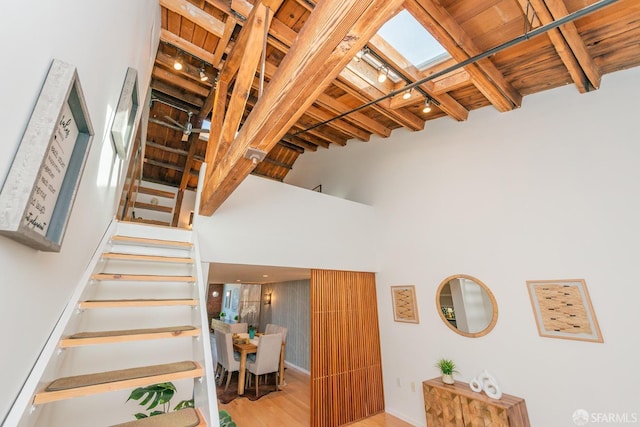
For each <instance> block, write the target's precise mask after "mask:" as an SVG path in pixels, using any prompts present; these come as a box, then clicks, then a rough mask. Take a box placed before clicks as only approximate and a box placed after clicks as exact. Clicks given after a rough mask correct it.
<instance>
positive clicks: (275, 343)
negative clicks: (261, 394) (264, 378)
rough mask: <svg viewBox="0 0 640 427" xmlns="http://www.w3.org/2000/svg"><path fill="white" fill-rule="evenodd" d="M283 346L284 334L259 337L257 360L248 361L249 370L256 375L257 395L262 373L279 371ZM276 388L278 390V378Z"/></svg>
mask: <svg viewBox="0 0 640 427" xmlns="http://www.w3.org/2000/svg"><path fill="white" fill-rule="evenodd" d="M281 346H282V334H269V335H266V334H265V335H261V336H260V338H259V339H258V351H257V353H256V358H255V360H254V361H247V371H249V372H250V373H252V374H253V375H254V376H255V377H256V397H258V386H259V385H260V375H264V374H270V373H277V372H278V367H279V366H280V347H281ZM276 390H278V381H277V380H276Z"/></svg>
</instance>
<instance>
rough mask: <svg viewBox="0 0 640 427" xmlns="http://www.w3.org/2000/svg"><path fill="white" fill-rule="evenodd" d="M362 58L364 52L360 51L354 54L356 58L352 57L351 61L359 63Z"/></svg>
mask: <svg viewBox="0 0 640 427" xmlns="http://www.w3.org/2000/svg"><path fill="white" fill-rule="evenodd" d="M363 56H364V50H362V49H360V50H359V51H358V53H356V56H354V57H353V60H354V61H356V62H360V61H362V57H363Z"/></svg>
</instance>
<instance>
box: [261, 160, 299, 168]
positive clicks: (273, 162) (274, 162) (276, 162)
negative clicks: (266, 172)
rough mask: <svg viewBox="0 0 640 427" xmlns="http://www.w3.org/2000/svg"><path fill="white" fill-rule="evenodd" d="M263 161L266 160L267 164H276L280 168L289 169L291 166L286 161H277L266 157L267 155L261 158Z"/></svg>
mask: <svg viewBox="0 0 640 427" xmlns="http://www.w3.org/2000/svg"><path fill="white" fill-rule="evenodd" d="M263 162H266V163H269V164H271V165H274V166H278V167H281V168H285V169H289V170H291V169H292V166H291V165H288V164H286V163H282V162H279V161H277V160H273V159H270V158H268V157H267V158H265V159H264V160H263Z"/></svg>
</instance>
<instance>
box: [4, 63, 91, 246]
mask: <svg viewBox="0 0 640 427" xmlns="http://www.w3.org/2000/svg"><path fill="white" fill-rule="evenodd" d="M93 135H94V132H93V126H92V125H91V120H90V118H89V113H88V110H87V106H86V103H85V100H84V95H83V92H82V88H81V86H80V80H79V79H78V73H77V71H76V68H75V67H74V66H73V65H70V64H67V63H65V62H63V61H60V60H57V59H54V60H53V62H52V64H51V67H50V68H49V71H48V73H47V77H46V78H45V81H44V84H43V86H42V89H41V91H40V95H39V96H38V100H37V101H36V105H35V107H34V109H33V112H32V113H31V118H30V119H29V122H28V124H27V127H26V129H25V132H24V135H23V137H22V140H21V141H20V146H19V147H18V151H17V152H16V155H15V158H14V159H13V163H12V164H11V168H10V170H9V174H8V175H7V177H6V180H5V182H4V185H3V187H2V190H1V191H0V234H3V235H5V236H8V237H10V238H12V239H14V240H16V241H18V242H21V243H23V244H25V245H28V246H31V247H33V248H35V249H39V250H42V251H47V252H59V251H60V247H61V245H62V240H63V238H64V234H65V231H66V228H67V223H68V221H69V216H70V215H71V208H72V207H73V202H74V200H75V196H76V192H77V190H78V186H79V184H80V178H81V177H82V172H83V170H84V166H85V163H86V160H87V155H88V153H89V147H90V145H91V141H92V139H93Z"/></svg>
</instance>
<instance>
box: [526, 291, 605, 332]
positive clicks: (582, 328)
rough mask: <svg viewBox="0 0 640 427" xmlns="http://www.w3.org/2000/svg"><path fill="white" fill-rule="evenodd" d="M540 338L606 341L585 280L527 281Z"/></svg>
mask: <svg viewBox="0 0 640 427" xmlns="http://www.w3.org/2000/svg"><path fill="white" fill-rule="evenodd" d="M527 287H528V289H529V297H530V298H531V305H532V307H533V313H534V315H535V318H536V324H537V326H538V333H539V334H540V336H541V337H549V338H563V339H569V340H581V341H592V342H600V343H601V342H603V339H602V334H601V332H600V327H599V326H598V320H597V319H596V314H595V312H594V311H593V306H592V305H591V299H590V298H589V292H588V291H587V284H586V283H585V281H584V280H583V279H569V280H566V279H565V280H528V281H527Z"/></svg>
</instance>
